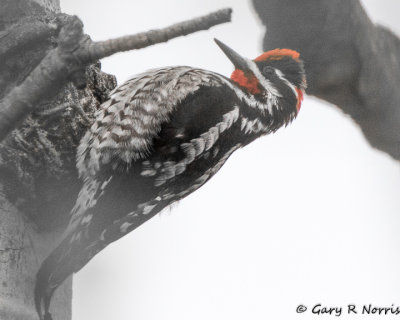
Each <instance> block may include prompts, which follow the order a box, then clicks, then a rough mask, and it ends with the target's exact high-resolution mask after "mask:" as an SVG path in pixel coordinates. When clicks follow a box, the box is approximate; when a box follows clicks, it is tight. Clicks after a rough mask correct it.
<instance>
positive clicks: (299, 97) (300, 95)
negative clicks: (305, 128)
mask: <svg viewBox="0 0 400 320" xmlns="http://www.w3.org/2000/svg"><path fill="white" fill-rule="evenodd" d="M296 92H297V105H296V109H297V112H299V111H300V108H301V103H302V102H303V99H304V93H303V90H301V89H299V88H296Z"/></svg>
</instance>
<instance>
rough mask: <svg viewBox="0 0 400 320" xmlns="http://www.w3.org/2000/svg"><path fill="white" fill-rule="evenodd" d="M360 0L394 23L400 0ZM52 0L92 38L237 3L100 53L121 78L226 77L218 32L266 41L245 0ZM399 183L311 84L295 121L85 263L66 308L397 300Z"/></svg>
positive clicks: (276, 306) (271, 312) (198, 315)
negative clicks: (172, 71)
mask: <svg viewBox="0 0 400 320" xmlns="http://www.w3.org/2000/svg"><path fill="white" fill-rule="evenodd" d="M363 4H364V5H365V8H366V10H367V11H368V13H369V14H370V16H371V18H372V19H373V20H374V21H377V22H379V23H381V24H384V25H387V26H389V27H390V28H391V29H392V30H393V31H395V32H396V33H397V34H400V22H399V21H400V20H399V19H398V14H399V13H400V1H398V0H368V1H367V0H364V1H363ZM61 5H62V10H63V11H64V12H66V13H69V14H77V15H78V16H79V17H80V18H81V19H82V20H83V22H84V24H85V31H86V33H88V34H89V35H91V36H92V38H93V39H94V40H105V39H108V38H112V37H117V36H122V35H126V34H129V33H136V32H140V31H146V30H148V29H152V28H160V27H165V26H168V25H169V24H172V23H176V22H179V21H182V20H186V19H189V18H192V17H196V16H199V15H202V14H207V13H209V12H211V11H213V10H217V9H220V8H223V7H227V6H229V7H232V8H233V10H234V12H233V22H232V23H229V24H224V25H221V26H217V27H214V28H213V29H211V30H210V31H206V32H200V33H196V34H193V35H189V36H187V37H184V38H178V39H175V40H173V41H170V42H168V43H166V44H161V45H156V46H153V47H150V48H147V49H143V50H139V51H136V52H130V53H123V54H117V55H114V56H112V57H110V58H107V59H104V60H103V61H102V65H103V70H104V71H106V72H108V73H111V74H115V75H116V76H117V79H118V83H119V84H121V83H123V82H124V81H125V80H126V79H127V78H128V77H129V76H131V75H134V74H136V73H139V72H142V71H144V70H146V69H150V68H154V67H159V66H167V65H190V66H194V67H201V68H205V69H208V70H212V71H216V72H219V73H221V74H224V75H227V76H229V75H230V73H231V72H232V66H231V64H230V62H229V60H228V59H227V58H226V57H225V56H224V55H223V53H222V52H221V51H220V49H219V48H218V47H217V46H216V45H215V44H214V42H213V41H212V39H213V38H214V37H216V38H218V39H220V40H222V41H223V42H225V43H226V44H228V45H229V46H231V47H232V48H233V49H235V50H236V51H237V52H239V53H241V54H242V55H244V56H247V57H249V58H255V57H256V56H258V55H259V54H261V53H262V48H261V39H262V35H263V33H264V29H263V27H262V26H261V25H260V23H259V21H258V20H257V17H256V16H255V14H254V12H253V9H252V7H251V5H250V3H248V2H247V1H244V0H231V1H228V0H202V1H194V0H190V1H189V0H188V1H182V0H179V1H178V0H164V1H163V0H148V1H130V0H113V1H110V0H86V1H81V0H62V1H61ZM399 190H400V169H399V166H398V163H396V162H394V161H392V160H391V159H390V158H389V157H388V156H387V155H386V154H383V153H381V152H378V151H375V150H373V149H371V148H370V147H369V145H368V144H367V142H366V141H365V139H364V138H363V136H362V134H361V132H360V130H359V129H358V128H357V127H356V126H355V125H354V124H353V123H352V121H351V120H350V119H348V118H347V117H346V116H344V115H343V114H342V113H341V112H340V111H339V110H338V109H336V108H335V107H334V106H332V105H327V104H325V103H322V102H321V101H318V100H316V99H314V98H311V97H307V98H306V99H305V102H304V103H303V107H302V109H301V112H300V114H299V117H298V118H297V120H296V121H295V122H294V123H293V124H292V125H290V126H289V127H288V128H286V129H282V130H280V131H279V132H278V133H276V134H274V135H270V136H267V137H264V138H261V139H259V140H258V141H256V142H254V143H252V144H251V145H250V146H248V147H246V148H244V149H242V150H240V151H237V152H236V153H235V154H234V155H233V156H232V157H231V158H230V159H229V161H228V162H227V163H226V165H225V166H224V167H223V168H222V169H221V170H220V172H219V173H218V174H217V175H216V176H215V177H214V178H213V179H212V180H211V181H210V182H208V183H207V184H206V185H205V186H204V187H202V188H201V189H200V190H198V191H197V192H195V193H194V194H192V195H191V196H189V197H188V198H186V199H184V200H183V201H181V202H180V203H179V204H178V205H177V206H174V207H173V208H172V210H166V211H164V212H163V213H161V214H160V215H158V216H156V217H154V218H153V219H152V220H150V221H149V222H147V223H145V224H144V225H143V226H141V227H140V228H139V229H137V230H136V231H134V232H132V233H131V234H129V235H127V236H126V237H124V238H123V239H121V240H120V241H118V242H116V243H114V244H112V245H110V246H109V247H108V248H107V249H106V250H104V251H102V252H101V253H100V254H99V255H97V256H96V257H95V258H94V259H93V260H92V261H91V262H90V263H89V264H88V265H87V266H86V267H85V268H84V269H82V270H81V271H80V272H79V273H78V274H77V275H76V276H75V278H74V298H73V319H75V320H77V319H96V320H109V319H117V320H133V319H140V320H156V319H157V320H158V319H163V320H181V319H182V320H183V319H185V320H186V319H191V320H197V319H199V320H200V319H201V320H204V319H230V320H236V319H237V320H239V319H240V320H242V319H252V320H256V319H315V318H316V317H317V316H312V315H311V314H310V313H309V312H306V313H305V314H302V315H297V314H296V307H297V306H298V305H299V304H304V305H306V306H308V307H312V306H314V305H315V304H317V303H322V304H324V305H325V306H345V305H347V304H350V303H353V304H358V305H363V304H369V303H373V304H375V305H378V306H389V307H390V306H391V305H392V303H394V304H396V305H400V274H399V270H400V235H399V231H398V230H399V226H400V216H399V215H400V201H399ZM326 317H328V316H326ZM326 317H322V318H326ZM342 318H346V316H342ZM348 318H351V317H348ZM353 318H354V316H353ZM356 318H357V319H362V318H363V317H362V316H356ZM384 318H385V319H390V318H391V317H389V316H386V317H384ZM368 319H371V316H370V317H368Z"/></svg>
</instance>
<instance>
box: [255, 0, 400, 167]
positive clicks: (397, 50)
mask: <svg viewBox="0 0 400 320" xmlns="http://www.w3.org/2000/svg"><path fill="white" fill-rule="evenodd" d="M253 3H254V6H255V8H256V11H257V13H258V15H259V16H260V18H261V19H262V21H263V22H264V24H265V25H266V26H267V32H268V34H267V35H266V37H265V39H264V49H265V50H269V49H272V48H276V47H289V48H292V49H295V50H298V51H299V52H300V54H301V56H302V58H303V59H304V61H305V64H306V71H307V78H308V87H309V89H308V93H309V94H312V95H315V96H317V97H318V98H321V99H324V100H326V101H328V102H330V103H333V104H335V105H336V106H338V107H339V108H340V109H341V110H343V111H344V112H345V113H346V114H349V115H350V116H351V117H352V119H353V120H354V121H355V123H357V124H358V125H359V126H360V128H361V130H362V131H363V133H364V135H365V137H366V138H367V140H368V141H369V143H370V144H371V145H372V146H373V147H375V148H377V149H379V150H382V151H384V152H386V153H388V154H389V155H391V156H392V157H393V158H395V159H397V160H400V130H399V127H400V108H399V105H400V90H399V89H398V84H399V83H400V41H399V39H398V38H397V37H396V36H395V35H394V34H393V33H392V32H390V31H389V30H387V29H385V28H383V27H380V26H376V25H374V24H373V23H372V22H371V20H370V19H369V18H368V16H367V14H366V13H365V11H364V9H363V8H362V6H361V4H360V2H359V1H358V0H334V1H332V0H308V1H303V2H302V3H301V5H299V1H297V0H253Z"/></svg>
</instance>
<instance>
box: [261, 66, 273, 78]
mask: <svg viewBox="0 0 400 320" xmlns="http://www.w3.org/2000/svg"><path fill="white" fill-rule="evenodd" d="M274 73H275V70H274V68H272V67H270V66H265V67H264V69H263V74H264V75H265V76H270V75H273V74H274Z"/></svg>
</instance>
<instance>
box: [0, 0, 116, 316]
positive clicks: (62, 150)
mask: <svg viewBox="0 0 400 320" xmlns="http://www.w3.org/2000/svg"><path fill="white" fill-rule="evenodd" d="M1 7H2V10H0V56H1V57H2V58H1V59H0V98H2V97H4V96H5V95H6V94H7V93H8V92H10V91H11V90H13V88H15V87H16V86H18V85H20V84H21V83H22V82H23V81H24V80H25V78H26V77H27V75H28V74H30V72H31V71H32V70H33V68H35V66H36V65H38V64H39V63H40V61H41V60H42V59H43V57H44V56H45V55H46V53H47V52H48V51H49V50H51V49H52V48H54V46H55V45H56V43H55V36H56V32H57V28H55V27H54V23H53V21H54V12H58V11H59V3H58V0H57V1H39V0H38V1H35V2H33V1H27V0H2V1H1ZM86 75H87V79H88V86H87V87H86V89H84V90H77V89H76V88H75V87H74V86H73V85H69V86H67V87H66V88H64V89H62V90H61V91H60V92H59V93H58V94H55V98H54V99H51V100H48V101H41V102H40V103H38V104H37V105H36V108H37V110H38V112H37V113H35V114H31V115H29V116H28V117H27V118H26V119H25V121H23V122H22V124H21V125H20V126H19V127H18V128H17V129H16V130H14V131H13V132H12V133H11V134H10V135H9V136H8V137H7V138H6V139H5V140H3V141H2V142H1V143H0V220H1V225H0V319H2V320H8V319H10V320H16V319H18V320H36V319H37V314H36V311H35V308H34V303H33V287H34V282H35V276H36V271H37V269H38V268H39V265H40V263H41V261H42V260H43V259H44V258H45V256H46V255H47V254H48V253H49V252H50V251H51V250H52V249H53V248H54V246H55V245H56V243H57V241H58V239H59V237H60V236H61V234H62V231H63V230H62V228H63V226H64V225H65V223H66V221H67V220H68V214H67V213H68V212H69V210H70V208H71V206H72V204H71V203H73V201H74V199H73V198H74V197H75V196H76V194H77V192H78V189H79V182H78V179H77V174H76V169H75V159H74V158H75V157H74V154H75V152H74V149H75V147H76V145H77V143H78V141H79V139H80V137H81V135H82V133H83V132H84V131H85V130H86V128H87V122H86V120H85V119H84V117H83V116H82V115H81V114H79V112H76V111H77V109H76V108H71V107H69V108H68V107H67V108H64V109H61V110H60V111H59V112H58V113H56V114H54V113H48V114H45V115H39V113H40V112H44V111H47V110H48V109H49V108H53V107H55V106H58V105H63V104H66V103H68V104H69V105H71V106H76V105H77V104H79V101H78V100H84V99H85V98H86V99H87V100H88V101H89V103H86V104H85V105H84V109H85V111H86V112H88V114H89V115H90V114H91V113H93V112H94V111H95V110H96V106H97V105H98V104H99V103H101V102H102V101H104V100H105V99H106V97H107V95H108V93H109V91H110V90H111V89H112V88H113V87H115V85H116V81H115V78H114V77H112V76H108V75H105V74H103V73H101V71H100V69H99V66H91V67H90V68H88V69H87V70H86ZM71 299H72V280H71V279H69V280H68V281H66V282H65V283H64V284H63V286H62V287H61V288H60V290H58V291H57V293H56V295H55V299H54V302H53V304H52V311H53V314H54V315H55V317H56V319H57V320H70V319H71Z"/></svg>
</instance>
